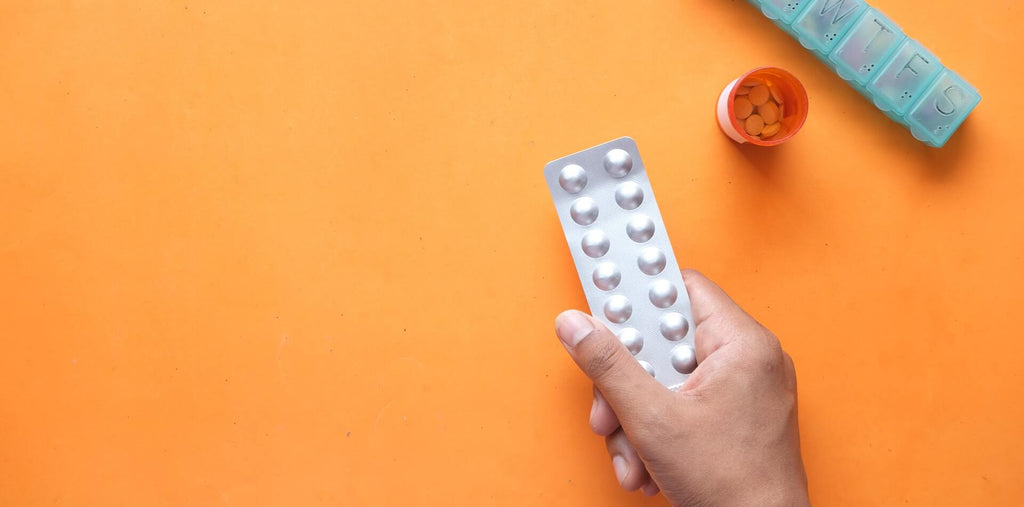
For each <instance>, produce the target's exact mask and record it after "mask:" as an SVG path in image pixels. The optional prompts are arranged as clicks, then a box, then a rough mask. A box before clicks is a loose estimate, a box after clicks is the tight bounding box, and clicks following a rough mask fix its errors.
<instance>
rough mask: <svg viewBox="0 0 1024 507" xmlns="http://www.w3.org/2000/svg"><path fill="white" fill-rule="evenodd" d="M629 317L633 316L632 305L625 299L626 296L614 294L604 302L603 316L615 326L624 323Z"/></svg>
mask: <svg viewBox="0 0 1024 507" xmlns="http://www.w3.org/2000/svg"><path fill="white" fill-rule="evenodd" d="M631 315H633V304H632V303H630V302H629V299H626V296H620V295H618V294H616V295H614V296H612V297H610V298H608V300H607V301H605V302H604V316H605V317H607V318H608V320H610V321H612V322H614V323H616V324H622V323H623V322H626V321H627V320H629V317H630V316H631Z"/></svg>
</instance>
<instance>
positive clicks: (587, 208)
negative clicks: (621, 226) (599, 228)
mask: <svg viewBox="0 0 1024 507" xmlns="http://www.w3.org/2000/svg"><path fill="white" fill-rule="evenodd" d="M597 212H598V209H597V203H596V202H594V200H593V199H591V198H589V197H580V198H579V199H576V202H574V203H572V207H570V208H569V215H570V216H572V221H573V222H576V223H578V224H580V225H590V224H592V223H594V220H597Z"/></svg>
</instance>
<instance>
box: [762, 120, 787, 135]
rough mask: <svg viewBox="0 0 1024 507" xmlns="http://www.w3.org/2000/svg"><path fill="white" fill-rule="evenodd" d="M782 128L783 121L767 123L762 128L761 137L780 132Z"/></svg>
mask: <svg viewBox="0 0 1024 507" xmlns="http://www.w3.org/2000/svg"><path fill="white" fill-rule="evenodd" d="M780 130H782V124H781V123H772V124H771V125H765V126H764V129H762V130H761V139H765V138H768V137H771V136H774V135H775V134H778V133H779V131H780Z"/></svg>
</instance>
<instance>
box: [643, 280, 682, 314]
mask: <svg viewBox="0 0 1024 507" xmlns="http://www.w3.org/2000/svg"><path fill="white" fill-rule="evenodd" d="M647 297H649V298H650V299H651V304H653V305H654V306H657V307H658V308H668V307H670V306H672V305H674V304H675V303H676V298H678V297H679V292H678V291H677V290H676V286H675V285H672V282H670V281H668V280H656V281H655V282H654V283H652V284H651V286H650V288H649V289H648V291H647Z"/></svg>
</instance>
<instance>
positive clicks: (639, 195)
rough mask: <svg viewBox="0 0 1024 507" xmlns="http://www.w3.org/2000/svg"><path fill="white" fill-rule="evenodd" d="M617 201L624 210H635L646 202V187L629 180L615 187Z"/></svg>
mask: <svg viewBox="0 0 1024 507" xmlns="http://www.w3.org/2000/svg"><path fill="white" fill-rule="evenodd" d="M615 202H616V203H618V205H619V207H620V208H622V209H624V210H627V211H629V210H635V209H637V208H639V207H640V205H641V204H643V202H644V189H642V188H640V185H637V184H636V183H634V182H632V181H627V182H625V183H623V184H621V185H619V186H618V188H616V189H615Z"/></svg>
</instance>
